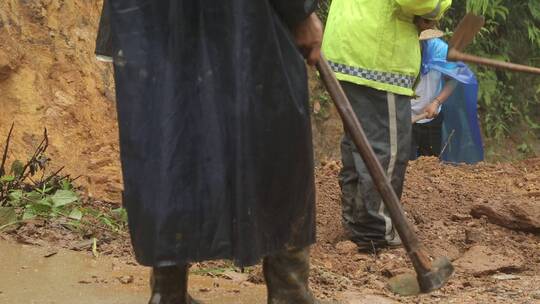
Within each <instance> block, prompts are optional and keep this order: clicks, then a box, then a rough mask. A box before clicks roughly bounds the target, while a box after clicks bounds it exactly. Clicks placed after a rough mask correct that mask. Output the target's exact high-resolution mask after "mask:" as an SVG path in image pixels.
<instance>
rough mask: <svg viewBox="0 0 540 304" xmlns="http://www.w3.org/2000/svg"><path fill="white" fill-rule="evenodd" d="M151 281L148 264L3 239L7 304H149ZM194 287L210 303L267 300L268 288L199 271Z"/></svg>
mask: <svg viewBox="0 0 540 304" xmlns="http://www.w3.org/2000/svg"><path fill="white" fill-rule="evenodd" d="M49 255H51V256H49ZM47 256H49V257H47ZM147 282H148V269H147V268H145V267H140V266H131V265H126V264H125V263H124V262H122V261H119V260H115V259H112V258H107V257H99V258H94V257H92V256H89V255H87V254H85V253H80V252H73V251H68V250H58V249H52V248H44V247H37V246H29V245H20V244H14V243H11V242H7V241H1V240H0V303H2V304H14V303H17V304H68V303H69V304H74V303H84V304H145V303H148V294H149V289H148V284H147ZM190 291H191V293H192V294H193V295H194V296H195V297H196V298H197V299H200V300H201V301H203V302H204V303H209V304H212V303H215V304H217V303H220V304H233V303H235V304H248V303H249V304H257V303H265V301H266V296H265V289H264V286H256V285H250V286H241V285H240V284H237V283H235V282H233V281H230V280H225V279H215V278H207V277H201V276H195V275H192V276H190Z"/></svg>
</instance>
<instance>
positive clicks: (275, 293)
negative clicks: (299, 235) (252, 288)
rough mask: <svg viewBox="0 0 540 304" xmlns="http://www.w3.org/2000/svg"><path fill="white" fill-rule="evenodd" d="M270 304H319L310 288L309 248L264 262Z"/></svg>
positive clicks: (270, 257) (273, 256) (275, 255)
mask: <svg viewBox="0 0 540 304" xmlns="http://www.w3.org/2000/svg"><path fill="white" fill-rule="evenodd" d="M263 272H264V279H265V280H266V288H267V289H268V304H319V303H323V302H320V301H318V300H316V299H315V297H314V296H313V294H312V293H311V290H310V289H309V286H308V278H309V247H306V248H304V249H295V250H288V251H284V252H281V253H278V254H274V255H271V256H267V257H266V258H264V261H263Z"/></svg>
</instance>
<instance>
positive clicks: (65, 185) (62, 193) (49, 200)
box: [0, 125, 83, 230]
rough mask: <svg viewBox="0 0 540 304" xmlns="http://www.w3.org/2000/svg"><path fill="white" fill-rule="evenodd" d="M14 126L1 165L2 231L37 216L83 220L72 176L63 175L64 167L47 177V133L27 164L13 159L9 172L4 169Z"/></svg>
mask: <svg viewBox="0 0 540 304" xmlns="http://www.w3.org/2000/svg"><path fill="white" fill-rule="evenodd" d="M13 127H14V126H13V125H12V126H11V128H10V131H9V134H8V137H7V139H6V144H5V148H4V152H3V155H2V162H1V163H0V230H1V229H3V228H5V227H8V226H10V225H12V224H15V223H18V222H20V221H25V220H29V219H32V218H35V217H43V218H57V217H64V218H67V219H68V220H73V221H80V220H81V219H82V217H83V213H82V211H81V208H80V199H79V196H78V194H77V192H76V189H75V188H74V187H73V179H72V178H71V177H69V175H65V176H61V175H60V172H61V171H62V169H63V168H60V169H59V170H57V171H55V172H52V173H50V174H48V175H47V174H46V166H47V164H48V161H49V158H48V157H47V156H46V154H45V152H46V150H47V147H48V137H47V130H45V131H44V134H43V140H42V141H41V143H40V144H39V145H38V147H37V148H36V150H35V152H34V154H33V155H32V156H31V157H30V159H29V160H28V161H27V162H26V163H24V162H22V161H20V160H14V161H13V162H12V164H11V166H10V168H11V169H10V170H9V172H7V171H6V170H5V168H6V160H7V155H8V150H9V143H10V140H11V135H12V132H13ZM39 173H40V174H39ZM36 176H39V178H36Z"/></svg>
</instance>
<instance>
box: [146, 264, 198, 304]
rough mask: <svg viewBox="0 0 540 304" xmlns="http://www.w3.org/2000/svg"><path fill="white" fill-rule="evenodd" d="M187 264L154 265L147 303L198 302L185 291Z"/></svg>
mask: <svg viewBox="0 0 540 304" xmlns="http://www.w3.org/2000/svg"><path fill="white" fill-rule="evenodd" d="M187 282H188V266H187V265H183V266H167V267H154V268H153V269H152V275H151V277H150V286H151V288H152V297H151V298H150V301H149V302H148V304H198V302H196V301H194V300H193V299H192V298H191V297H190V296H189V294H188V292H187Z"/></svg>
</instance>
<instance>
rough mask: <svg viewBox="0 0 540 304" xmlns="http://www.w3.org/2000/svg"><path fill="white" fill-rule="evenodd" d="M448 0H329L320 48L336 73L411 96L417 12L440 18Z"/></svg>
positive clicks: (416, 52)
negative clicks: (330, 1)
mask: <svg viewBox="0 0 540 304" xmlns="http://www.w3.org/2000/svg"><path fill="white" fill-rule="evenodd" d="M451 2H452V1H451V0H377V1H373V0H333V1H332V5H331V7H330V12H329V15H328V19H327V23H326V30H325V35H324V40H323V51H324V53H325V55H326V57H327V59H328V60H329V62H330V65H331V66H332V68H333V69H334V71H335V72H336V74H337V78H338V79H340V80H343V81H349V82H353V83H356V84H360V85H365V86H369V87H372V88H375V89H378V90H383V91H388V92H392V93H396V94H400V95H408V96H413V95H414V90H413V86H414V83H415V80H416V77H417V76H418V73H419V70H420V60H421V56H420V44H419V42H418V31H417V29H416V26H415V25H414V23H413V19H414V16H415V15H418V16H422V17H424V18H428V19H440V18H441V17H442V15H443V14H444V12H445V11H446V10H447V9H448V7H449V6H450V4H451Z"/></svg>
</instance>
